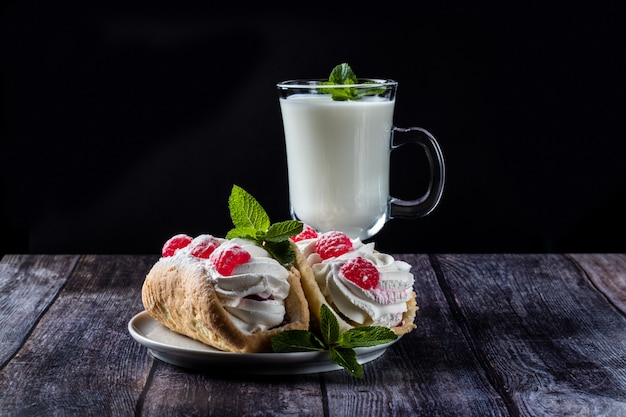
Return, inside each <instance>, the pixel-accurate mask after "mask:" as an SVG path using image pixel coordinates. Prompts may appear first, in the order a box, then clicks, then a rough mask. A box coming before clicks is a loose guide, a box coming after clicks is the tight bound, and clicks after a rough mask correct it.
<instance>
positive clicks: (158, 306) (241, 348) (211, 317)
mask: <svg viewBox="0 0 626 417" xmlns="http://www.w3.org/2000/svg"><path fill="white" fill-rule="evenodd" d="M288 279H289V284H290V290H289V295H288V296H287V298H286V299H285V310H286V316H285V319H286V320H288V323H286V324H284V325H281V326H280V327H276V328H272V329H268V330H262V331H257V332H255V333H252V334H249V333H244V332H242V331H241V330H239V328H237V326H235V325H234V324H233V322H232V321H231V319H230V317H229V314H228V313H227V312H226V310H225V309H224V308H223V307H222V304H221V303H220V301H219V299H218V297H217V294H216V292H215V286H214V282H213V281H212V280H211V279H209V278H208V277H207V275H206V272H205V270H204V267H203V266H202V264H201V263H199V262H196V263H191V262H189V263H184V262H177V261H176V260H175V259H174V257H167V258H161V259H160V260H159V261H158V262H157V263H156V264H155V265H154V266H153V267H152V269H151V270H150V272H149V273H148V275H147V276H146V279H145V281H144V284H143V287H142V301H143V305H144V307H145V309H146V311H147V312H148V313H149V314H150V315H151V316H152V317H153V318H154V319H156V320H158V321H159V322H160V323H162V324H163V325H164V326H166V327H167V328H169V329H170V330H172V331H175V332H177V333H180V334H183V335H185V336H188V337H190V338H192V339H195V340H197V341H199V342H202V343H204V344H206V345H209V346H212V347H214V348H217V349H220V350H223V351H227V352H244V353H253V352H270V351H271V342H270V339H271V338H272V337H273V336H274V335H276V334H278V333H280V332H282V331H285V330H307V329H308V328H309V310H308V307H307V302H306V299H305V297H304V292H303V290H302V286H301V283H300V272H299V271H298V270H297V269H296V268H293V267H292V268H291V269H290V273H289V278H288Z"/></svg>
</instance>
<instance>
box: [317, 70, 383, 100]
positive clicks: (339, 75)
mask: <svg viewBox="0 0 626 417" xmlns="http://www.w3.org/2000/svg"><path fill="white" fill-rule="evenodd" d="M321 84H322V85H332V86H337V85H345V86H346V87H344V88H339V87H320V88H318V91H319V92H320V93H324V94H330V95H331V97H332V99H333V100H334V101H347V100H360V99H362V98H363V97H365V96H374V95H377V94H383V93H384V92H385V91H386V88H385V87H382V86H381V87H374V85H376V84H377V83H375V82H371V81H368V82H365V83H362V84H360V85H364V84H368V85H369V84H372V85H373V86H372V87H371V88H363V87H359V88H357V87H353V86H354V85H356V84H359V80H358V78H357V77H356V75H355V74H354V71H352V68H350V65H348V64H347V63H342V64H339V65H337V66H336V67H335V68H333V70H332V71H331V72H330V76H329V77H328V81H322V83H321Z"/></svg>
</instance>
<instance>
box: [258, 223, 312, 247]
mask: <svg viewBox="0 0 626 417" xmlns="http://www.w3.org/2000/svg"><path fill="white" fill-rule="evenodd" d="M302 227H303V224H302V222H299V221H296V220H287V221H284V222H279V223H274V224H272V225H271V226H270V227H269V229H267V232H266V233H265V237H264V239H265V241H266V242H284V241H286V240H288V239H289V238H291V237H293V236H295V235H297V234H298V233H300V232H301V231H302Z"/></svg>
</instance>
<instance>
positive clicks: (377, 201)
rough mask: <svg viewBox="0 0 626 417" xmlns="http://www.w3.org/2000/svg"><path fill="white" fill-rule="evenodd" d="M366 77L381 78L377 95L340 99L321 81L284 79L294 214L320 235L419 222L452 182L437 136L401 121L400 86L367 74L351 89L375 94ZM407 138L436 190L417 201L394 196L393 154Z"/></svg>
mask: <svg viewBox="0 0 626 417" xmlns="http://www.w3.org/2000/svg"><path fill="white" fill-rule="evenodd" d="M363 82H375V83H378V84H377V85H376V86H375V87H376V89H377V90H376V93H377V94H375V95H365V96H364V97H363V98H361V99H359V100H349V101H334V100H332V99H331V96H330V94H326V93H324V92H322V91H321V90H320V87H321V85H320V84H321V80H291V81H284V82H281V83H278V84H277V87H278V94H279V102H280V109H281V114H282V120H283V128H284V134H285V146H286V152H287V170H288V177H289V201H290V211H291V216H292V217H293V218H294V219H297V220H300V221H302V222H304V223H306V224H308V225H310V226H311V227H313V228H315V229H316V230H318V231H320V232H327V231H330V230H338V231H341V232H344V233H346V234H347V235H348V236H350V237H351V238H353V239H354V238H360V239H361V240H365V239H367V238H370V237H372V236H374V235H375V234H376V233H378V232H379V231H380V229H382V227H383V226H384V225H385V223H386V222H387V221H388V220H390V219H393V218H405V219H416V218H419V217H423V216H426V215H427V214H429V213H430V212H432V211H433V210H434V209H435V207H436V206H437V205H438V204H439V201H440V200H441V195H442V193H443V188H444V182H445V165H444V160H443V154H442V152H441V148H440V146H439V144H438V143H437V141H436V139H435V138H434V137H433V136H432V135H431V134H430V133H429V132H428V131H426V130H424V129H421V128H417V127H411V128H406V129H403V128H398V127H395V126H394V125H393V111H394V105H395V96H396V88H397V86H398V83H397V82H396V81H393V80H378V79H360V80H359V84H353V85H350V86H349V87H350V88H356V89H361V88H362V89H368V90H370V91H371V89H372V87H373V86H372V84H363ZM346 87H347V86H346V85H338V86H332V85H324V86H323V88H325V89H326V88H346ZM326 91H327V90H326ZM364 91H365V90H364ZM405 143H417V144H419V145H421V146H422V147H423V149H424V151H425V153H426V156H427V158H428V161H429V165H430V179H429V186H428V189H427V191H426V193H425V194H424V195H423V196H422V197H420V198H417V199H415V200H401V199H398V198H395V197H392V196H390V194H389V170H390V157H391V151H392V150H394V149H396V148H398V147H399V146H401V145H403V144H405Z"/></svg>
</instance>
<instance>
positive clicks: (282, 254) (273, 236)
mask: <svg viewBox="0 0 626 417" xmlns="http://www.w3.org/2000/svg"><path fill="white" fill-rule="evenodd" d="M228 208H229V210H230V218H231V220H232V221H233V225H234V226H235V227H234V228H233V229H231V230H230V231H229V232H228V233H227V234H226V238H227V239H234V238H237V237H238V238H242V239H248V240H252V241H254V242H255V243H256V244H257V245H259V246H261V247H262V248H264V249H265V250H266V251H267V252H268V253H269V254H270V255H271V256H272V257H273V258H275V259H276V260H277V261H278V262H280V263H281V264H283V265H287V264H291V263H293V261H294V259H295V254H294V252H293V248H292V247H291V244H290V243H289V238H291V237H293V236H295V235H297V234H298V233H300V232H301V231H302V226H303V225H302V222H299V221H296V220H287V221H283V222H279V223H271V222H270V218H269V216H268V215H267V212H266V211H265V209H264V208H263V207H262V206H261V205H260V204H259V202H258V201H257V200H256V199H255V198H254V197H253V196H252V195H251V194H250V193H248V192H247V191H246V190H244V189H243V188H241V187H239V186H237V185H233V189H232V191H231V193H230V197H229V198H228Z"/></svg>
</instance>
